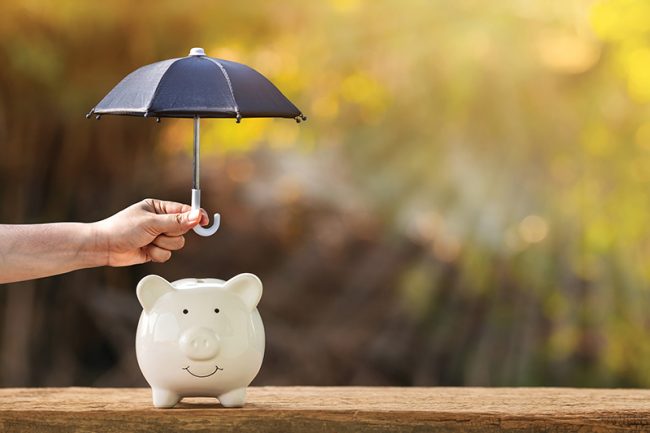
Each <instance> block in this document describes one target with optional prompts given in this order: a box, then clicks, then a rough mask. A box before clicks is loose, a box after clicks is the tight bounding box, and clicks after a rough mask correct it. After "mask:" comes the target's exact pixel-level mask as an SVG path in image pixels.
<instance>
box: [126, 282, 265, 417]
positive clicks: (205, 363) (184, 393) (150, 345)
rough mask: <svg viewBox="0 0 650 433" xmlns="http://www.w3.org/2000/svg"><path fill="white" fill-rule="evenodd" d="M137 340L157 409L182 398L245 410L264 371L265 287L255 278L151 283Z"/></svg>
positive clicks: (142, 295)
mask: <svg viewBox="0 0 650 433" xmlns="http://www.w3.org/2000/svg"><path fill="white" fill-rule="evenodd" d="M137 295H138V300H139V301H140V304H141V305H142V308H143V311H142V315H141V316H140V322H139V323H138V331H137V336H136V340H135V349H136V355H137V358H138V364H139V365H140V370H142V374H143V375H144V377H145V379H147V382H149V385H150V386H151V390H152V393H153V404H154V406H155V407H172V406H174V405H175V404H176V403H178V402H179V401H180V400H181V399H182V398H183V397H216V398H218V399H219V402H220V403H221V405H222V406H225V407H241V406H243V405H244V401H245V398H246V387H247V386H248V385H249V384H250V383H251V381H252V380H253V378H255V376H256V375H257V372H258V371H259V369H260V366H261V365H262V358H263V357H264V326H263V325H262V318H261V317H260V314H259V313H258V311H257V303H258V302H259V300H260V298H261V296H262V283H261V281H260V280H259V278H257V277H256V276H255V275H253V274H240V275H237V276H236V277H234V278H231V279H230V280H228V281H223V280H217V279H213V278H206V279H194V278H187V279H183V280H178V281H174V282H173V283H169V282H168V281H167V280H165V279H164V278H161V277H159V276H157V275H148V276H146V277H144V278H143V279H142V280H141V281H140V282H139V283H138V288H137Z"/></svg>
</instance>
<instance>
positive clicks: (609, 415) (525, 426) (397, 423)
mask: <svg viewBox="0 0 650 433" xmlns="http://www.w3.org/2000/svg"><path fill="white" fill-rule="evenodd" d="M0 428H1V429H2V431H6V432H44V431H51V432H95V431H103V432H120V433H124V432H154V431H155V432H185V431H191V432H212V431H220V432H235V431H236V432H301V431H310V432H357V431H366V432H500V431H505V432H523V431H541V432H581V433H584V432H609V431H617V432H620V431H626V432H628V431H630V432H634V431H638V432H642V431H650V391H649V390H619V389H573V388H373V387H366V388H361V387H342V388H331V387H258V388H250V389H249V394H248V403H247V405H246V407H244V408H242V409H225V408H222V407H221V406H220V405H219V404H218V403H216V400H214V399H186V400H184V401H183V403H181V404H180V405H178V406H177V407H176V408H174V409H154V408H153V407H152V406H151V395H150V392H149V390H148V389H142V388H5V389H0Z"/></svg>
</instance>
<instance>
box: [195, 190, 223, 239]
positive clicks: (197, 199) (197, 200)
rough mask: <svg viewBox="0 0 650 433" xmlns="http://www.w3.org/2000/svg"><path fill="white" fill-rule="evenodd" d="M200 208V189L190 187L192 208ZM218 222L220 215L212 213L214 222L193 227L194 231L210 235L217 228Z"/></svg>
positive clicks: (202, 234)
mask: <svg viewBox="0 0 650 433" xmlns="http://www.w3.org/2000/svg"><path fill="white" fill-rule="evenodd" d="M196 209H201V190H200V189H192V210H196ZM219 224H221V215H219V214H218V213H216V214H214V222H213V223H212V226H211V227H201V226H200V225H199V226H196V227H194V229H193V230H194V232H196V234H198V235H201V236H212V235H213V234H215V233H216V232H217V230H219Z"/></svg>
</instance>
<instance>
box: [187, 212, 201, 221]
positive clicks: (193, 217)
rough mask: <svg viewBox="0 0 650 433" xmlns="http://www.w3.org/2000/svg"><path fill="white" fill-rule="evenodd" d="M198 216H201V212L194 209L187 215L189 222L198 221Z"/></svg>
mask: <svg viewBox="0 0 650 433" xmlns="http://www.w3.org/2000/svg"><path fill="white" fill-rule="evenodd" d="M200 216H201V211H200V210H198V209H194V210H192V211H190V214H189V215H188V217H189V219H190V221H196V220H198V219H199V217H200Z"/></svg>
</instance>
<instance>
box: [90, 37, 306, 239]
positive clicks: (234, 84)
mask: <svg viewBox="0 0 650 433" xmlns="http://www.w3.org/2000/svg"><path fill="white" fill-rule="evenodd" d="M93 114H94V115H95V116H96V118H97V119H99V118H100V117H101V116H102V115H104V114H119V115H127V116H143V117H155V118H156V120H157V121H160V118H161V117H188V118H189V117H191V118H193V119H194V183H193V187H192V209H199V208H200V207H201V188H200V179H199V178H200V174H199V173H200V168H199V119H200V118H201V117H220V118H235V119H237V123H239V122H240V121H241V119H242V118H244V117H285V118H290V119H295V120H296V122H298V123H300V121H301V120H307V118H306V117H305V116H304V115H303V114H302V113H301V112H300V110H298V108H297V107H296V106H295V105H293V104H292V103H291V101H289V100H288V99H287V98H286V97H285V96H284V95H283V94H282V93H281V92H280V91H279V90H278V88H277V87H275V86H274V85H273V83H271V82H270V81H269V80H268V79H266V78H265V77H264V76H263V75H262V74H260V73H259V72H257V71H255V70H254V69H252V68H250V67H248V66H246V65H242V64H241V63H236V62H231V61H228V60H222V59H215V58H212V57H208V56H206V55H205V52H204V51H203V48H192V49H191V50H190V54H189V55H188V56H187V57H181V58H177V59H169V60H163V61H162V62H157V63H153V64H151V65H147V66H143V67H141V68H140V69H138V70H136V71H134V72H132V73H130V74H129V75H127V76H126V77H125V78H124V79H123V80H122V81H121V82H120V83H119V84H118V85H117V86H115V87H114V88H113V90H111V91H110V92H109V93H108V94H107V95H106V96H105V97H104V99H102V100H101V101H100V102H99V104H97V106H96V107H95V108H93V109H92V110H90V113H88V115H87V116H86V117H90V116H92V115H93ZM219 223H220V215H219V214H218V213H216V214H214V223H213V225H212V227H210V228H205V227H200V226H197V227H195V228H194V231H195V232H196V233H198V234H200V235H202V236H210V235H212V234H214V233H215V232H216V231H217V229H218V228H219Z"/></svg>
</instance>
